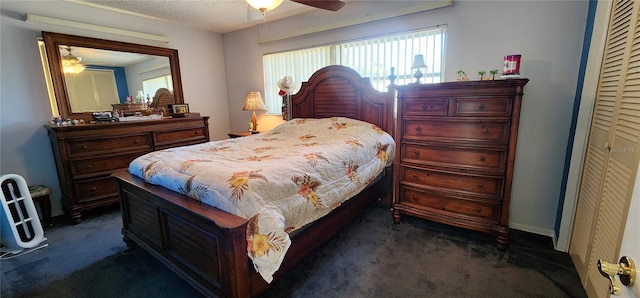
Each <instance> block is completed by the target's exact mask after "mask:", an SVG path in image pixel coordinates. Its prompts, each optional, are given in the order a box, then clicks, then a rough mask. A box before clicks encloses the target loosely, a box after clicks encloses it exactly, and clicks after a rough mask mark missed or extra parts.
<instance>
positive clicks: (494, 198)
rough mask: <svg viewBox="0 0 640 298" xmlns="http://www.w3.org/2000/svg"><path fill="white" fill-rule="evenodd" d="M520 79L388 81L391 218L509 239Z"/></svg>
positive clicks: (502, 240)
mask: <svg viewBox="0 0 640 298" xmlns="http://www.w3.org/2000/svg"><path fill="white" fill-rule="evenodd" d="M527 82H528V79H513V80H494V81H466V82H446V83H438V84H424V85H421V84H412V85H406V86H396V87H395V88H396V89H397V91H398V95H397V97H398V98H397V99H398V123H397V125H396V146H397V148H396V149H397V151H396V152H397V154H396V160H395V175H396V179H395V197H394V204H393V219H394V222H396V223H399V222H400V220H401V218H402V216H403V215H410V216H416V217H420V218H425V219H428V220H432V221H436V222H440V223H444V224H448V225H452V226H457V227H461V228H466V229H471V230H476V231H481V232H485V233H491V234H494V235H495V236H496V240H497V241H496V242H497V247H498V248H499V249H505V248H506V247H507V245H508V243H509V201H510V198H511V181H512V177H513V166H514V159H515V154H516V141H517V137H518V122H519V116H520V106H521V102H522V95H523V89H524V86H525V85H526V84H527Z"/></svg>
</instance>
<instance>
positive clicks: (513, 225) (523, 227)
mask: <svg viewBox="0 0 640 298" xmlns="http://www.w3.org/2000/svg"><path fill="white" fill-rule="evenodd" d="M509 228H510V229H514V230H520V231H524V232H529V233H533V234H538V235H543V236H547V237H551V240H552V241H553V247H555V249H556V250H560V251H562V250H561V249H558V247H556V244H557V241H558V239H557V237H556V233H555V231H554V230H553V229H550V230H547V229H541V228H537V227H532V226H527V225H523V224H518V223H509Z"/></svg>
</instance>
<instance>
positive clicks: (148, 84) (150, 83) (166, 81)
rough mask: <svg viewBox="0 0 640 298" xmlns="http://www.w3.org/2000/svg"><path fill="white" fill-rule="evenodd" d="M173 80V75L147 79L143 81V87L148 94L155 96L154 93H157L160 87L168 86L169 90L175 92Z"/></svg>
mask: <svg viewBox="0 0 640 298" xmlns="http://www.w3.org/2000/svg"><path fill="white" fill-rule="evenodd" d="M172 82H173V81H172V80H171V75H165V76H161V77H156V78H152V79H147V80H143V81H142V89H143V90H144V93H145V94H146V95H147V96H150V97H153V96H155V95H154V94H156V91H157V90H158V89H160V88H167V89H169V91H171V92H173V83H172Z"/></svg>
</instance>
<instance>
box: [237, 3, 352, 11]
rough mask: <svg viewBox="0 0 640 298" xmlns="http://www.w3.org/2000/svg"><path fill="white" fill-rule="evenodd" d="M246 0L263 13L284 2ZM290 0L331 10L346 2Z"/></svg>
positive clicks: (335, 9)
mask: <svg viewBox="0 0 640 298" xmlns="http://www.w3.org/2000/svg"><path fill="white" fill-rule="evenodd" d="M245 1H247V3H248V4H249V5H251V6H252V7H253V8H255V9H257V10H259V11H260V12H262V14H264V13H265V12H266V11H268V10H272V9H274V8H276V7H278V6H279V5H280V4H282V2H283V1H284V0H245ZM290 1H291V2H296V3H300V4H304V5H308V6H311V7H315V8H320V9H324V10H330V11H338V10H340V8H342V7H343V6H344V4H345V3H344V2H342V1H340V0H320V1H318V0H311V1H305V0H290Z"/></svg>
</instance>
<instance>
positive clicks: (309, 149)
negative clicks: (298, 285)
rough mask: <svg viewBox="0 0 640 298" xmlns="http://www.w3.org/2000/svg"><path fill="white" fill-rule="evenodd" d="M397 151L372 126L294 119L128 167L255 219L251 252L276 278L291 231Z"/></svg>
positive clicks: (349, 192)
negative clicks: (252, 133) (261, 130)
mask: <svg viewBox="0 0 640 298" xmlns="http://www.w3.org/2000/svg"><path fill="white" fill-rule="evenodd" d="M394 154H395V143H394V140H393V138H392V137H391V136H390V135H389V134H387V133H386V132H385V131H384V130H382V129H380V128H379V127H377V126H375V125H373V124H370V123H367V122H362V121H358V120H353V119H349V118H341V117H334V118H325V119H293V120H290V121H287V122H285V123H283V124H281V125H279V126H277V127H276V128H274V129H273V130H271V131H268V132H264V133H260V134H255V135H252V136H248V137H244V138H234V139H228V140H222V141H215V142H208V143H204V144H198V145H192V146H185V147H177V148H171V149H166V150H161V151H155V152H151V153H148V154H146V155H143V156H141V157H139V158H137V159H135V160H134V161H133V162H132V163H131V164H130V166H129V172H130V173H131V174H133V175H136V176H139V177H141V178H143V179H144V180H146V181H147V182H149V183H152V184H157V185H162V186H164V187H166V188H169V189H171V190H173V191H176V192H179V193H182V194H185V195H187V196H189V197H191V198H193V199H196V200H199V201H201V202H203V203H206V204H209V205H211V206H214V207H217V208H219V209H222V210H224V211H226V212H229V213H233V214H235V215H237V216H240V217H243V218H245V219H247V220H249V224H248V226H247V243H248V247H247V252H248V255H249V257H250V258H251V259H252V261H253V264H254V266H255V268H256V270H257V271H258V272H259V273H260V274H261V276H262V277H263V278H264V279H265V280H266V281H267V282H271V280H272V279H273V274H274V273H275V272H276V271H277V270H278V268H279V267H280V264H281V262H282V260H283V258H284V255H285V253H286V251H287V249H288V248H289V246H290V244H291V240H290V238H289V234H288V233H290V232H292V231H295V230H297V229H299V228H301V227H303V226H304V225H306V224H308V223H310V222H313V221H314V220H316V219H318V218H320V217H322V216H324V215H325V214H327V213H329V212H331V210H333V209H335V208H336V207H338V206H340V204H342V203H343V202H344V201H345V200H347V199H348V198H351V197H352V196H354V195H355V194H357V193H358V192H360V191H361V190H362V189H364V188H365V187H366V186H367V185H368V184H369V183H370V182H372V181H373V180H374V178H376V177H377V176H378V175H379V174H380V173H381V172H382V171H383V170H384V168H385V167H386V166H389V165H391V162H392V161H393V158H394Z"/></svg>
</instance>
